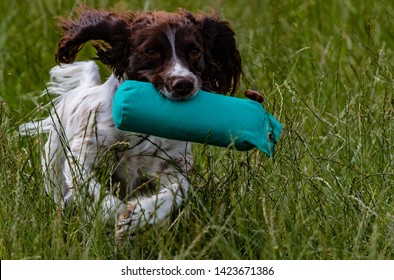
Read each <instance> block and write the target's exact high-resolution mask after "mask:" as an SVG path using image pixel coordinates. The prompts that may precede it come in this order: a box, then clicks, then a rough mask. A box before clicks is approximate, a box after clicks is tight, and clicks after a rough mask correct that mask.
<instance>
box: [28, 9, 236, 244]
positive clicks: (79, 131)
mask: <svg viewBox="0 0 394 280" xmlns="http://www.w3.org/2000/svg"><path fill="white" fill-rule="evenodd" d="M58 26H59V27H60V29H61V30H62V32H63V35H62V38H61V40H60V42H59V44H58V47H57V52H56V56H55V57H56V62H57V64H58V66H56V67H54V68H53V69H52V70H51V71H50V76H51V81H50V82H49V84H48V88H47V91H48V92H49V93H51V94H53V95H56V97H55V98H54V99H53V100H52V102H51V104H52V105H53V108H52V110H51V113H50V116H49V117H48V118H46V119H44V120H42V121H40V122H32V123H30V124H27V125H25V126H24V127H23V128H22V130H24V131H25V132H26V133H27V132H29V133H32V131H33V130H35V131H36V130H37V127H38V128H39V129H40V130H41V131H42V132H43V133H47V134H48V138H47V141H46V143H45V147H44V153H43V156H42V166H43V174H44V178H45V182H46V183H45V185H46V190H47V192H48V193H50V194H51V195H52V196H53V198H54V200H55V202H56V203H58V204H59V205H61V207H62V208H64V209H66V208H67V207H69V206H70V205H75V204H76V205H77V206H81V205H87V206H88V208H89V209H99V211H98V212H99V213H101V214H100V217H101V218H102V219H103V221H104V222H105V223H106V224H109V225H113V226H115V236H116V237H117V238H120V239H122V238H123V237H124V236H127V235H130V234H132V233H133V232H135V231H136V230H137V229H138V228H141V227H143V226H145V225H152V224H157V223H159V222H161V221H163V220H165V219H166V218H167V217H168V216H169V214H170V213H171V210H172V209H176V208H178V207H180V206H181V204H182V203H183V201H184V200H185V199H186V198H187V195H188V191H189V188H190V183H189V181H188V179H187V178H188V173H189V172H190V170H191V168H192V165H193V156H192V154H191V148H190V143H188V142H183V141H175V140H168V139H163V138H159V137H155V136H151V135H144V136H141V135H137V134H135V133H133V132H127V131H121V130H119V129H117V128H116V127H115V125H114V122H113V119H112V113H111V112H112V111H111V110H112V109H111V106H112V100H113V96H114V93H115V92H116V90H117V88H118V87H119V86H120V85H121V84H122V82H123V81H125V80H127V79H132V80H138V81H147V82H151V83H152V84H153V85H154V86H155V88H156V89H157V90H158V91H159V92H160V93H161V94H162V95H164V96H165V97H167V98H169V99H172V100H187V99H190V98H192V97H193V96H195V95H196V94H198V92H199V90H200V89H203V90H206V91H211V92H218V93H223V94H231V95H232V94H233V93H234V92H235V91H236V89H237V87H238V84H239V80H240V76H241V74H242V63H241V57H240V53H239V51H238V49H237V47H236V41H235V33H234V31H233V29H232V28H231V27H230V25H229V23H228V22H226V21H224V20H221V19H220V18H219V17H218V16H217V14H215V13H213V14H204V13H200V14H192V13H191V12H188V11H186V10H179V11H177V12H173V13H168V12H161V11H156V12H116V11H109V10H94V9H91V8H86V7H85V8H82V9H80V10H79V12H78V13H77V16H76V17H70V18H61V19H59V23H58ZM88 41H91V42H92V45H93V47H94V48H95V49H96V51H97V58H96V59H97V60H99V61H101V62H102V63H103V64H104V65H106V66H108V67H109V68H110V69H111V70H112V74H111V76H110V77H109V78H108V79H107V80H106V81H105V82H104V83H102V84H101V82H100V74H99V70H98V66H97V64H96V63H95V62H93V61H85V62H76V56H77V54H78V52H79V51H80V50H81V48H82V47H83V45H84V44H85V43H86V42H88ZM104 165H105V167H106V170H107V171H106V173H105V172H104V173H105V174H104V175H103V172H102V169H103V166H104ZM103 176H104V178H106V180H103V179H102V177H103ZM100 178H101V179H100ZM103 181H104V182H103ZM96 206H98V208H95V207H96ZM91 213H94V211H90V215H93V214H91Z"/></svg>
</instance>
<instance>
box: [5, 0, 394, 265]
mask: <svg viewBox="0 0 394 280" xmlns="http://www.w3.org/2000/svg"><path fill="white" fill-rule="evenodd" d="M80 2H81V1H66V0H47V1H44V0H43V1H40V0H31V1H1V2H0V18H1V19H2V20H1V22H0V258H1V259H246V260H248V259H394V80H393V76H394V60H393V57H394V29H393V26H394V5H393V3H392V1H389V0H382V1H373V0H365V1H359V0H341V1H339V0H338V1H334V0H332V1H324V0H303V1H301V0H290V1H273V0H271V1H270V0H229V1H224V0H216V1H206V0H200V1H177V0H170V1H159V0H145V1H143V0H135V1H123V0H120V1H110V0H91V1H86V2H87V3H88V4H89V5H90V6H92V7H94V8H105V7H115V8H117V9H119V10H126V9H130V10H153V9H155V10H161V9H164V10H167V11H174V10H176V8H177V7H183V8H186V9H189V10H191V11H208V12H209V11H210V10H211V9H214V10H216V11H217V12H218V13H219V15H220V16H221V17H222V18H224V19H226V20H228V21H229V22H230V23H231V25H232V27H233V28H234V30H235V31H236V34H237V42H238V47H239V50H240V52H241V55H242V58H243V67H244V74H245V78H244V79H243V81H242V82H241V86H240V89H239V93H241V92H243V91H244V90H245V89H248V88H253V89H256V90H258V91H260V92H262V93H263V95H264V97H265V101H264V107H265V109H266V110H268V111H269V112H271V113H272V114H273V115H274V116H275V117H276V118H277V119H278V120H279V121H280V122H281V123H282V125H283V132H282V135H281V138H280V140H279V143H278V144H277V147H276V153H275V156H274V157H272V158H267V157H266V156H265V155H264V154H263V153H261V152H259V151H257V150H252V151H249V152H237V151H233V150H230V149H223V148H217V147H207V146H204V145H197V144H196V145H194V148H193V150H194V154H195V166H194V172H193V173H192V174H191V175H190V180H191V181H192V184H193V189H192V191H191V194H190V197H189V198H188V200H187V202H186V203H185V205H184V206H183V207H182V208H181V209H180V210H179V211H177V212H176V213H174V214H173V215H172V217H171V218H170V219H169V220H168V221H167V222H165V223H163V224H161V225H159V226H154V227H149V228H145V229H143V230H141V232H139V233H137V234H136V235H135V237H134V238H133V240H132V243H131V244H130V247H128V248H121V247H117V246H115V245H114V244H113V240H112V238H111V235H107V234H106V231H105V230H104V226H103V225H102V224H100V222H99V221H92V222H89V223H86V222H84V221H83V220H82V219H81V218H80V216H81V213H78V212H77V213H66V214H65V215H64V214H62V212H61V210H60V209H59V207H57V206H56V205H54V203H53V202H52V200H51V198H50V197H48V196H47V195H46V193H45V191H44V188H43V182H42V176H41V171H40V151H41V149H42V146H43V141H44V140H45V137H44V136H42V137H22V136H21V135H20V134H19V133H18V127H19V125H21V124H22V123H24V122H27V121H30V120H32V119H35V118H39V117H42V116H45V115H46V113H47V112H46V110H45V108H43V104H45V103H46V102H48V100H49V99H48V97H47V96H40V94H41V92H42V91H43V90H44V89H45V83H46V82H48V79H49V75H48V71H49V70H50V68H51V67H53V66H54V65H55V61H54V52H55V49H56V45H57V41H58V40H59V37H60V35H59V33H58V32H57V29H56V27H55V22H56V19H55V18H56V16H68V15H70V14H72V12H73V11H74V10H75V8H76V7H77V6H78V5H79V3H80ZM90 55H91V53H90V50H89V48H88V49H87V50H86V51H84V52H83V53H82V54H81V55H80V57H79V59H80V60H84V59H89V56H90ZM102 72H103V75H104V76H106V75H108V71H107V70H106V69H105V68H102ZM239 95H240V96H242V94H239Z"/></svg>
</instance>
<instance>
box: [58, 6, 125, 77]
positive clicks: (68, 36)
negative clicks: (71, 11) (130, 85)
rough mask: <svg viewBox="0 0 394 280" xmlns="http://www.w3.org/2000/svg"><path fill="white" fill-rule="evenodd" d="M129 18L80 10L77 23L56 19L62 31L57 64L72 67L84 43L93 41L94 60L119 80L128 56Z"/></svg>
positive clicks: (102, 12) (116, 14) (103, 12)
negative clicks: (106, 66) (104, 65)
mask: <svg viewBox="0 0 394 280" xmlns="http://www.w3.org/2000/svg"><path fill="white" fill-rule="evenodd" d="M132 21H133V15H132V14H130V13H124V14H120V13H116V12H108V11H100V10H91V9H87V8H83V9H81V10H80V11H79V17H78V18H77V19H60V20H59V23H58V26H59V27H60V28H61V29H63V31H64V34H63V37H62V38H61V40H60V42H59V44H58V48H57V53H56V62H57V63H59V64H60V63H72V62H73V61H74V60H75V58H76V56H77V53H78V52H79V51H80V50H81V48H82V47H83V45H84V43H86V42H87V41H90V40H93V41H94V43H93V46H94V47H95V48H96V49H97V55H98V59H99V60H100V61H102V62H103V63H104V64H106V65H108V66H109V67H111V68H112V69H113V71H114V73H115V75H116V76H117V77H121V76H122V75H123V72H124V68H125V65H126V62H127V57H128V52H129V36H130V32H131V31H130V28H129V26H130V23H131V22H132Z"/></svg>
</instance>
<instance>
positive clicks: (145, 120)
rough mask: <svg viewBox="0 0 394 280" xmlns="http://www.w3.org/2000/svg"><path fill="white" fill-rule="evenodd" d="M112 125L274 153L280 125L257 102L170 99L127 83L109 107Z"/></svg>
mask: <svg viewBox="0 0 394 280" xmlns="http://www.w3.org/2000/svg"><path fill="white" fill-rule="evenodd" d="M112 114H113V118H114V122H115V125H116V127H118V128H119V129H122V130H127V131H132V132H135V133H141V134H147V135H155V136H159V137H163V138H168V139H174V140H182V141H190V142H197V143H205V144H209V145H215V146H220V147H230V146H233V147H235V148H236V149H237V150H240V151H247V150H250V149H252V148H254V147H257V148H258V149H260V150H261V151H263V152H264V153H265V154H266V155H267V156H270V155H272V153H273V152H274V147H275V143H276V142H277V141H278V138H279V135H280V133H281V130H282V126H281V124H280V123H279V122H278V121H277V120H276V119H275V118H274V117H273V116H272V115H271V114H269V113H268V112H267V111H265V110H264V108H263V107H262V106H261V104H260V103H258V102H256V101H253V100H247V99H242V98H235V97H229V96H225V95H219V94H215V93H210V92H206V91H200V92H199V93H198V94H197V95H196V96H195V97H193V98H191V99H189V100H184V101H174V100H170V99H168V98H166V97H164V96H162V95H161V94H159V93H158V92H157V90H156V89H155V88H154V86H153V85H152V84H151V83H147V82H137V81H131V80H127V81H125V82H124V83H123V84H122V85H121V86H120V87H119V89H118V90H117V92H116V94H115V96H114V102H113V105H112Z"/></svg>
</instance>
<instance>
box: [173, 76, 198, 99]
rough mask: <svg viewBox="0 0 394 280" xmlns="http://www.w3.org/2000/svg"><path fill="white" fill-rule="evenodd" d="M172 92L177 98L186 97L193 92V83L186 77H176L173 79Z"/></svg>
mask: <svg viewBox="0 0 394 280" xmlns="http://www.w3.org/2000/svg"><path fill="white" fill-rule="evenodd" d="M171 86H172V90H173V91H174V93H175V94H176V95H178V96H186V95H188V94H190V93H191V92H192V91H193V90H194V83H193V81H192V80H191V79H189V78H187V77H176V78H175V79H173V81H172V83H171Z"/></svg>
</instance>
